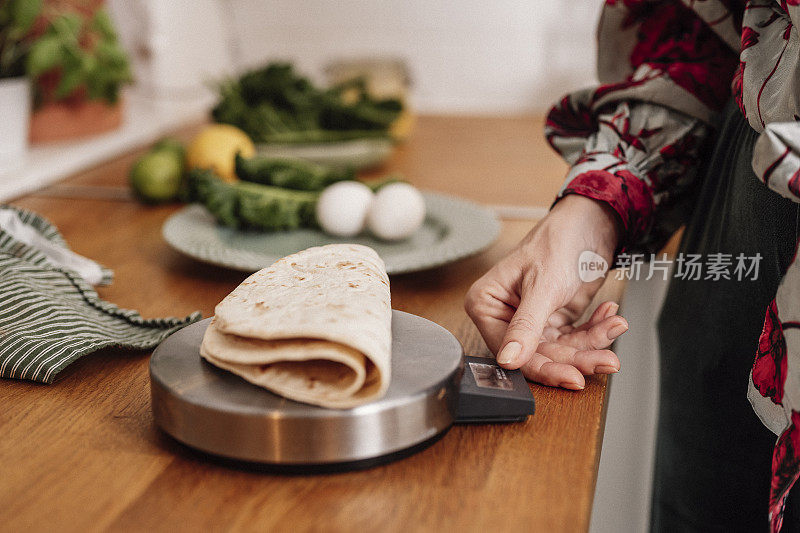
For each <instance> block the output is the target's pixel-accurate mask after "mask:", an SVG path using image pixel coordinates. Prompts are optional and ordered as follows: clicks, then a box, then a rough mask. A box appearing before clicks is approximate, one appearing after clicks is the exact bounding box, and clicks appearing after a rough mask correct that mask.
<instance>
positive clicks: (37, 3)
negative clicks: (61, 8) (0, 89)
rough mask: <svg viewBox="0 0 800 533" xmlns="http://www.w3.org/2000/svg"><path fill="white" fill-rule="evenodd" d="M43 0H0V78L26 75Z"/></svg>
mask: <svg viewBox="0 0 800 533" xmlns="http://www.w3.org/2000/svg"><path fill="white" fill-rule="evenodd" d="M41 11H42V0H0V78H14V77H17V76H24V75H25V58H26V57H27V55H28V50H29V49H30V46H31V42H32V40H33V39H32V38H31V35H30V31H31V28H32V27H33V23H34V22H36V18H37V17H38V16H39V13H41Z"/></svg>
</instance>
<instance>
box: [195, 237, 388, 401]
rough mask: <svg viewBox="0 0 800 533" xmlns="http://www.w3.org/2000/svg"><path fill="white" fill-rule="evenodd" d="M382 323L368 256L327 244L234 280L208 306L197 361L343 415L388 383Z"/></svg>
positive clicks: (382, 292) (381, 296)
mask: <svg viewBox="0 0 800 533" xmlns="http://www.w3.org/2000/svg"><path fill="white" fill-rule="evenodd" d="M391 322H392V309H391V302H390V298H389V277H388V276H387V275H386V268H385V266H384V264H383V261H382V260H381V258H380V257H378V254H376V253H375V251H374V250H372V249H371V248H368V247H366V246H360V245H356V244H330V245H327V246H320V247H316V248H309V249H307V250H303V251H302V252H298V253H296V254H293V255H290V256H287V257H284V258H283V259H280V260H279V261H277V262H276V263H274V264H273V265H272V266H270V267H268V268H265V269H263V270H260V271H258V272H256V273H255V274H253V275H252V276H250V277H249V278H247V279H246V280H244V281H243V282H242V284H241V285H239V286H238V287H236V289H234V291H233V292H232V293H230V294H229V295H228V296H226V297H225V299H224V300H222V301H221V302H220V303H219V304H218V305H217V307H216V309H215V316H214V318H213V320H212V321H211V324H210V325H209V326H208V329H207V330H206V333H205V337H203V343H202V345H201V346H200V355H202V356H203V357H204V358H205V359H206V360H207V361H208V362H209V363H211V364H214V365H216V366H218V367H220V368H223V369H225V370H228V371H230V372H233V373H234V374H237V375H239V376H241V377H243V378H244V379H246V380H247V381H249V382H251V383H254V384H256V385H259V386H262V387H265V388H267V389H269V390H271V391H273V392H275V393H276V394H280V395H281V396H285V397H286V398H290V399H292V400H297V401H300V402H305V403H310V404H314V405H321V406H323V407H332V408H343V409H344V408H350V407H355V406H357V405H361V404H364V403H367V402H370V401H372V400H375V399H377V398H380V397H381V396H382V395H383V394H384V393H385V392H386V388H387V387H388V386H389V379H390V367H391V365H390V357H391V346H392V338H391V335H392V333H391Z"/></svg>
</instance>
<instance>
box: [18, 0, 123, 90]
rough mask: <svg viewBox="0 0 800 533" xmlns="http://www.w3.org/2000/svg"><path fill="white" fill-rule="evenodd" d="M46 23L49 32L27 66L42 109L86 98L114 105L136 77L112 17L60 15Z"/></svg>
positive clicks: (32, 51)
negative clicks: (49, 103) (35, 82)
mask: <svg viewBox="0 0 800 533" xmlns="http://www.w3.org/2000/svg"><path fill="white" fill-rule="evenodd" d="M46 18H47V19H48V23H47V27H46V29H45V31H44V33H42V34H41V35H40V36H39V37H38V38H37V39H36V40H35V42H34V43H33V44H32V45H31V47H30V51H29V53H28V56H27V60H26V70H27V73H28V75H30V76H31V78H33V79H34V80H38V81H39V84H38V87H37V94H36V101H37V103H41V102H42V101H43V100H64V99H66V98H69V97H71V96H75V95H83V94H85V95H86V96H87V97H88V98H89V99H92V100H105V101H106V102H108V103H111V104H113V103H115V102H116V101H117V99H118V98H119V91H120V88H121V87H122V85H123V84H125V83H127V82H129V81H131V80H132V76H131V71H130V67H129V64H128V57H127V55H126V54H125V51H124V50H123V49H122V47H121V46H120V44H119V41H118V39H117V33H116V31H114V26H113V24H112V22H111V18H110V17H109V16H108V13H107V12H106V11H105V10H104V9H99V10H97V11H96V12H95V13H94V15H92V16H91V17H86V16H84V15H82V14H80V13H78V12H58V13H55V14H53V15H52V16H47V17H46Z"/></svg>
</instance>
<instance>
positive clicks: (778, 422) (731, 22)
mask: <svg viewBox="0 0 800 533" xmlns="http://www.w3.org/2000/svg"><path fill="white" fill-rule="evenodd" d="M795 22H800V0H682V1H677V0H674V1H673V0H606V2H605V5H604V8H603V14H602V17H601V20H600V26H599V29H598V40H599V55H598V62H599V65H598V71H599V77H600V82H601V85H600V86H599V87H595V88H592V89H588V90H583V91H579V92H575V93H572V94H569V95H567V96H565V97H564V98H563V99H562V100H561V101H560V102H558V103H557V104H556V105H555V106H554V107H553V109H552V110H551V111H550V113H549V115H548V119H547V126H546V135H547V139H548V141H549V142H550V144H551V145H552V146H553V148H555V149H556V150H557V151H558V152H559V153H560V154H561V155H562V156H563V157H564V158H565V159H566V160H567V162H569V163H570V164H571V170H570V172H569V174H568V175H567V179H566V181H565V184H564V187H563V189H562V191H561V193H560V195H562V196H563V195H564V194H570V193H574V194H581V195H584V196H588V197H591V198H595V199H598V200H602V201H605V202H607V203H608V204H609V205H610V206H611V207H613V208H614V210H616V212H617V213H618V214H619V216H620V218H621V219H622V223H623V226H624V237H623V245H624V247H625V248H626V249H632V250H637V251H644V252H653V251H656V250H658V249H659V248H660V247H661V246H662V245H663V244H664V243H665V242H666V239H668V238H669V236H670V235H672V233H673V232H674V231H675V230H676V229H677V228H678V227H679V226H680V225H681V224H682V223H683V222H684V221H685V220H686V218H687V215H688V211H689V209H690V207H691V198H690V196H691V191H692V189H693V185H694V182H695V180H696V179H697V174H698V172H697V168H698V160H699V157H700V153H699V151H700V149H701V148H702V146H703V141H704V139H705V138H706V137H707V136H708V135H709V134H710V133H711V132H712V131H713V124H714V123H715V121H716V119H717V118H718V116H719V114H720V112H721V111H722V109H723V107H724V105H725V103H726V102H727V100H728V99H729V97H730V95H731V93H733V96H734V97H735V99H736V101H737V102H738V104H739V107H740V109H741V111H742V113H743V114H744V116H745V118H746V119H747V120H748V122H749V123H750V126H751V127H752V128H753V129H755V130H756V131H757V132H758V133H759V134H760V136H759V138H758V140H757V142H756V144H755V147H754V149H753V169H754V171H755V173H756V175H757V176H758V178H759V179H761V180H763V182H764V183H765V184H766V185H767V186H768V187H769V188H771V189H772V190H774V191H775V192H777V193H779V194H781V195H782V196H784V197H786V198H789V199H791V200H793V201H795V202H800V86H799V85H800V30H798V28H796V27H795V26H794V23H795ZM620 58H628V60H627V61H624V60H620ZM754 348H755V347H754ZM748 397H749V399H750V402H751V404H752V405H753V408H754V409H755V411H756V413H757V414H758V416H759V417H760V418H761V420H762V421H763V422H764V424H765V425H766V426H767V427H768V428H770V429H771V430H772V431H773V432H774V433H775V434H776V435H778V439H777V443H776V446H775V451H774V454H773V460H772V486H771V491H770V502H769V516H770V524H771V528H772V530H773V531H778V530H780V528H781V525H782V518H783V516H782V515H783V506H784V503H785V501H786V497H787V495H788V493H789V490H790V489H791V487H792V485H793V484H794V483H795V482H796V481H797V479H798V477H800V262H798V260H797V254H796V252H795V260H794V261H793V263H792V264H791V266H790V267H789V268H788V269H787V271H786V272H785V273H784V276H783V279H782V280H781V284H780V287H779V288H778V291H777V294H776V295H775V298H774V300H773V301H772V303H771V304H770V306H769V308H768V309H767V310H766V318H765V321H764V329H763V331H762V334H761V337H760V339H759V345H758V347H757V349H756V353H755V362H754V364H753V369H752V372H751V376H750V383H749V391H748Z"/></svg>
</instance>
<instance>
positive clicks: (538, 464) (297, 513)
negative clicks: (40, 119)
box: [0, 117, 617, 531]
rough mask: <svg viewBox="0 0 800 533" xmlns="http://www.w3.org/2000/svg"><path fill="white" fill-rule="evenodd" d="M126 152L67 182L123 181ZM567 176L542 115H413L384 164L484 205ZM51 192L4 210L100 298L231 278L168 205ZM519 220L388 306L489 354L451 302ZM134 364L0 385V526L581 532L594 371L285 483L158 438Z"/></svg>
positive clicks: (593, 426) (458, 303) (538, 194)
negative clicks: (388, 454)
mask: <svg viewBox="0 0 800 533" xmlns="http://www.w3.org/2000/svg"><path fill="white" fill-rule="evenodd" d="M190 133H191V130H188V131H184V132H181V133H180V135H182V136H184V137H185V136H187V135H189V134H190ZM135 155H136V154H130V155H127V156H124V157H121V158H118V159H116V160H114V161H111V162H108V163H107V164H104V165H101V166H99V167H97V168H95V169H92V170H90V171H87V172H83V173H81V174H80V175H77V176H74V177H72V178H69V179H68V180H66V181H65V182H64V183H66V184H69V185H99V186H109V187H113V186H117V187H119V186H123V185H124V183H125V180H126V174H127V169H128V166H129V165H130V163H131V161H132V160H133V158H134V157H135ZM564 168H565V166H564V164H563V163H561V162H560V161H559V160H558V158H557V157H556V156H555V155H554V154H552V153H551V152H549V151H548V149H547V147H546V146H545V145H544V141H543V139H542V136H541V119H536V118H533V117H519V118H502V119H488V118H443V117H422V118H421V119H420V121H419V123H418V126H417V129H416V131H415V132H414V134H413V136H412V138H411V139H410V140H409V141H408V142H407V143H406V145H405V146H403V147H402V148H401V149H399V150H398V152H397V153H396V154H395V155H394V157H393V159H392V161H391V162H390V164H389V165H388V167H387V169H386V170H387V171H390V170H400V171H403V172H404V173H405V174H406V176H407V177H408V178H409V179H410V180H411V181H412V182H413V183H415V184H417V185H418V186H421V187H424V188H428V189H433V190H439V191H444V192H449V193H452V194H457V195H460V196H463V197H467V198H472V199H474V200H478V201H481V202H484V203H494V204H528V205H539V206H547V205H549V203H550V201H551V199H552V197H553V195H554V194H555V192H556V191H557V190H558V187H559V185H560V182H561V178H562V176H563V171H564ZM61 187H62V189H61V190H62V192H63V191H64V190H65V189H63V186H61ZM58 190H59V186H56V187H55V188H54V191H55V192H53V190H51V191H49V192H48V191H43V192H41V193H37V194H32V195H29V196H26V197H23V198H20V199H18V200H16V201H14V202H12V203H13V204H14V205H17V206H20V207H25V208H27V209H32V210H35V211H37V212H39V213H41V214H42V215H44V216H46V217H48V218H49V219H50V220H51V221H52V222H54V223H55V224H56V225H57V226H58V227H59V229H60V230H61V231H62V233H63V234H64V236H65V237H66V239H67V241H68V242H69V243H70V245H71V246H72V247H73V249H74V250H75V251H77V252H78V253H80V254H83V255H86V256H88V257H90V258H93V259H95V260H97V261H99V262H101V263H103V264H104V265H106V266H109V267H111V268H112V269H113V270H114V271H115V273H116V278H115V279H116V281H115V282H114V284H113V285H112V286H110V287H106V288H101V289H100V290H99V292H100V294H101V296H102V297H104V298H106V299H108V300H110V301H112V302H114V303H117V304H119V305H121V306H123V307H130V308H135V309H138V310H140V311H141V312H142V314H143V315H144V316H145V317H153V316H168V315H185V314H188V313H189V312H191V311H194V310H197V309H199V310H200V311H202V312H203V314H204V315H205V316H210V314H211V313H212V311H213V308H214V305H215V304H216V303H217V302H218V301H219V300H221V299H222V298H223V297H224V296H225V295H226V294H227V293H228V292H230V291H231V290H232V289H233V288H234V287H235V286H236V285H237V284H238V283H239V282H240V281H241V280H242V279H243V278H244V274H242V273H239V272H233V271H229V270H223V269H219V268H215V267H212V266H208V265H203V264H199V263H196V262H194V261H192V260H190V259H188V258H185V257H183V256H181V255H180V254H178V253H177V252H174V251H172V250H171V249H170V248H169V247H168V246H167V245H166V243H165V242H164V241H163V240H162V238H161V233H160V229H161V225H162V223H163V222H164V220H165V219H166V218H167V217H168V216H169V215H170V214H171V213H173V212H174V211H176V210H177V209H179V208H180V206H177V205H169V206H159V207H147V206H142V205H140V204H138V203H136V202H134V201H132V200H124V199H123V200H110V199H88V198H67V197H58V196H59V193H58ZM69 195H71V193H70V194H66V195H64V194H62V196H69ZM532 225H533V222H532V221H530V220H507V221H504V223H503V231H502V234H501V237H500V239H499V241H498V242H497V243H496V244H495V245H494V246H492V247H491V248H490V249H489V250H487V251H486V252H484V253H482V254H480V255H478V256H475V257H472V258H470V259H467V260H464V261H460V262H458V263H456V264H453V265H449V266H446V267H442V268H437V269H434V270H429V271H426V272H422V273H416V274H409V275H401V276H395V277H393V278H392V280H391V281H392V303H393V306H394V307H395V308H397V309H401V310H403V311H408V312H410V313H415V314H417V315H421V316H423V317H426V318H429V319H431V320H434V321H436V322H438V323H439V324H441V325H443V326H444V327H446V328H447V329H449V330H450V331H451V332H453V333H454V334H455V335H456V336H457V337H458V339H459V340H460V341H461V343H462V344H463V345H464V348H465V350H466V352H467V353H468V354H485V353H487V350H486V347H485V345H484V343H483V341H482V340H481V338H480V335H479V334H478V332H477V330H476V329H475V327H474V326H473V325H472V324H471V322H470V321H469V319H468V318H467V316H466V314H465V313H464V311H463V307H462V300H463V296H464V294H465V292H466V290H467V288H468V287H469V286H470V284H471V283H472V282H473V281H474V280H475V279H477V278H478V277H479V276H480V275H481V274H482V273H483V272H485V271H486V270H487V269H488V268H489V267H490V266H491V265H492V264H493V263H494V262H496V261H497V260H498V259H500V258H501V257H502V256H503V255H504V254H505V253H506V252H507V251H508V250H509V249H510V248H511V247H512V246H514V244H515V243H516V242H517V241H518V240H519V239H521V238H522V237H523V235H525V233H526V232H527V231H528V230H529V229H530V228H531V226H532ZM607 290H608V291H610V292H609V294H611V293H614V294H616V291H617V289H616V288H614V287H611V288H609V289H607ZM612 297H614V296H612ZM148 356H149V354H147V353H141V352H134V353H131V352H122V351H119V350H104V351H102V352H100V353H97V354H94V355H92V356H89V357H86V358H84V359H82V360H80V361H78V362H77V363H75V364H74V365H72V366H71V367H69V368H68V369H67V370H66V371H64V373H63V378H62V379H60V380H59V381H57V382H56V383H55V384H53V385H49V386H48V385H41V384H35V383H29V382H21V381H13V380H0V405H2V409H0V434H2V438H0V461H1V462H2V467H0V502H2V503H1V504H0V523H2V524H3V529H6V530H9V531H24V530H47V529H54V528H56V527H58V529H60V530H76V531H78V530H81V531H83V530H105V529H114V530H120V529H123V530H147V531H151V530H159V531H173V530H187V531H194V530H262V531H269V530H292V531H308V530H326V531H328V530H330V531H350V530H359V531H407V530H412V531H413V530H441V531H453V530H460V531H480V530H488V529H491V530H498V531H512V530H519V531H522V530H525V531H585V530H587V529H588V524H589V515H590V511H591V504H592V497H593V493H594V484H595V479H596V474H597V465H598V460H599V454H600V445H601V442H602V434H603V424H604V420H605V407H606V396H607V379H606V378H605V377H591V378H587V380H586V382H587V386H586V389H585V390H583V391H581V392H571V391H566V390H559V389H552V388H548V387H541V386H537V385H532V390H533V393H534V396H535V398H536V403H537V412H536V415H535V416H534V417H532V418H530V419H529V420H528V421H527V422H525V423H520V424H509V425H470V426H457V427H454V428H453V429H451V430H450V432H449V433H447V434H446V435H445V436H444V438H443V439H442V440H440V441H439V442H437V443H436V444H434V445H433V446H432V447H430V448H428V449H427V450H425V451H422V452H421V453H418V454H417V455H414V456H412V457H409V458H406V459H404V460H401V461H399V462H395V463H392V464H389V465H385V466H380V467H376V468H373V469H371V470H366V471H361V472H351V473H343V474H331V475H320V476H301V477H292V476H278V475H268V474H264V473H255V472H249V471H246V470H239V469H230V468H226V467H223V466H219V465H217V464H214V463H209V462H206V461H205V460H203V459H202V458H201V457H200V456H198V455H196V454H194V453H192V452H191V451H189V450H187V449H186V448H184V447H182V446H181V445H179V444H177V443H175V442H174V441H172V440H171V439H170V438H168V437H166V436H165V435H163V434H161V433H160V432H159V431H158V430H157V429H156V428H155V427H154V425H153V420H152V415H151V411H150V396H149V394H150V393H149V383H148V372H147V365H148Z"/></svg>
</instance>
